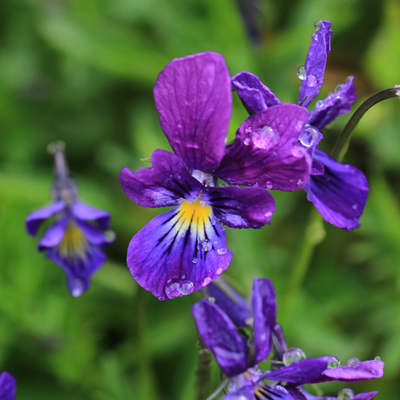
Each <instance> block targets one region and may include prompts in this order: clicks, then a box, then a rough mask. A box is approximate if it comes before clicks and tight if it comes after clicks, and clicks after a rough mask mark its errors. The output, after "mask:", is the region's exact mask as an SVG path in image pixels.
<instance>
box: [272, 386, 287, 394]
mask: <svg viewBox="0 0 400 400" xmlns="http://www.w3.org/2000/svg"><path fill="white" fill-rule="evenodd" d="M274 389H277V390H280V391H281V392H283V393H288V391H287V390H286V389H285V388H284V387H283V386H281V385H275V386H274Z"/></svg>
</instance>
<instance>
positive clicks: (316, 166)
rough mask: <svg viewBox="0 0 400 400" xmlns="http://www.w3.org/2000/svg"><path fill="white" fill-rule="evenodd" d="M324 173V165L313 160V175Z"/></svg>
mask: <svg viewBox="0 0 400 400" xmlns="http://www.w3.org/2000/svg"><path fill="white" fill-rule="evenodd" d="M324 172H325V169H324V165H323V164H322V163H320V162H319V161H317V160H312V165H311V175H322V174H323V173H324Z"/></svg>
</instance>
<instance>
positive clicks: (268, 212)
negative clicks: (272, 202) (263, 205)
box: [264, 211, 272, 218]
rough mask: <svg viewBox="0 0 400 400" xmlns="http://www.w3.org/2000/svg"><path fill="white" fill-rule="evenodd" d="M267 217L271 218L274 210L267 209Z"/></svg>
mask: <svg viewBox="0 0 400 400" xmlns="http://www.w3.org/2000/svg"><path fill="white" fill-rule="evenodd" d="M264 215H265V217H266V218H271V217H272V212H271V211H267V212H266V213H265V214H264Z"/></svg>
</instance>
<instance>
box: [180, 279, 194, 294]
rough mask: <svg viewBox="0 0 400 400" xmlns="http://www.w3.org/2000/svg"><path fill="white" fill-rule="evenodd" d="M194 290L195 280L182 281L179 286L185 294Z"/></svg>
mask: <svg viewBox="0 0 400 400" xmlns="http://www.w3.org/2000/svg"><path fill="white" fill-rule="evenodd" d="M193 290H194V284H193V282H190V281H182V282H181V284H180V286H179V291H180V292H181V294H183V295H187V294H189V293H192V292H193Z"/></svg>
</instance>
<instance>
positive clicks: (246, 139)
mask: <svg viewBox="0 0 400 400" xmlns="http://www.w3.org/2000/svg"><path fill="white" fill-rule="evenodd" d="M308 115H309V114H308V111H307V110H306V109H305V108H304V107H299V106H296V105H294V104H282V105H279V106H274V107H271V108H268V109H267V110H265V111H260V112H259V113H257V114H254V115H252V116H250V117H249V118H248V119H246V120H245V121H244V122H243V123H242V125H241V126H240V128H239V130H238V131H237V133H236V139H235V141H234V143H233V144H232V145H230V146H228V147H227V148H226V153H225V155H224V158H223V159H222V162H221V165H220V167H219V168H218V170H217V171H216V172H215V175H217V176H219V177H220V178H222V179H224V180H226V181H227V182H229V183H232V184H238V185H259V186H262V187H266V188H267V189H279V190H287V191H293V190H297V189H300V188H302V187H303V186H304V184H305V182H307V181H308V178H309V174H310V168H311V159H310V156H309V155H308V154H307V151H306V150H305V149H304V148H303V147H301V146H299V145H297V142H298V138H299V134H300V132H301V130H302V129H303V126H304V122H305V121H306V120H307V119H308Z"/></svg>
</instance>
